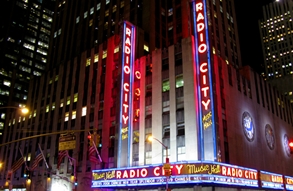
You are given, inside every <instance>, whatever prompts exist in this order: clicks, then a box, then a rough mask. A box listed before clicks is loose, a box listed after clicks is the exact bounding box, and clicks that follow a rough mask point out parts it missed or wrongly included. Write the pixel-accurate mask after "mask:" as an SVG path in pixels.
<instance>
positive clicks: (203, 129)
mask: <svg viewBox="0 0 293 191" xmlns="http://www.w3.org/2000/svg"><path fill="white" fill-rule="evenodd" d="M192 9H193V29H194V38H195V40H194V42H195V43H194V50H195V55H194V56H195V62H196V63H195V68H196V70H195V71H196V74H195V77H196V82H197V98H198V104H197V106H198V111H199V113H198V114H197V115H198V121H199V134H198V135H199V137H198V140H199V156H200V160H211V161H214V160H215V159H216V139H215V125H214V103H213V92H212V90H213V89H212V88H213V87H212V68H211V60H210V54H211V52H210V48H209V39H208V19H207V18H208V17H207V10H206V1H205V0H195V1H193V2H192Z"/></svg>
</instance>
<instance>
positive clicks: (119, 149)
mask: <svg viewBox="0 0 293 191" xmlns="http://www.w3.org/2000/svg"><path fill="white" fill-rule="evenodd" d="M125 29H126V23H125V22H124V23H123V31H124V32H125ZM124 42H125V35H123V40H122V43H123V45H124ZM124 65H125V62H124V49H122V70H123V68H124ZM121 73H122V75H121V80H122V82H124V72H121ZM122 90H123V83H121V91H122ZM122 103H123V94H121V95H120V121H119V139H118V156H117V167H120V164H121V147H122V146H121V145H122V140H121V138H120V136H121V134H122V131H121V129H122V111H123V108H122V107H123V106H122Z"/></svg>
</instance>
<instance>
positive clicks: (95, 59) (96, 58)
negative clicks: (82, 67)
mask: <svg viewBox="0 0 293 191" xmlns="http://www.w3.org/2000/svg"><path fill="white" fill-rule="evenodd" d="M98 61H99V54H95V58H94V62H95V63H96V62H98Z"/></svg>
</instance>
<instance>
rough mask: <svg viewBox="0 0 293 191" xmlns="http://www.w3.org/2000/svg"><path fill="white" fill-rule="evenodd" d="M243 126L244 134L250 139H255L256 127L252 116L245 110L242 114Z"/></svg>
mask: <svg viewBox="0 0 293 191" xmlns="http://www.w3.org/2000/svg"><path fill="white" fill-rule="evenodd" d="M242 127H243V131H244V135H245V137H246V138H247V140H248V141H253V139H254V135H255V128H254V124H253V121H252V118H251V116H250V114H249V113H248V112H244V113H243V115H242Z"/></svg>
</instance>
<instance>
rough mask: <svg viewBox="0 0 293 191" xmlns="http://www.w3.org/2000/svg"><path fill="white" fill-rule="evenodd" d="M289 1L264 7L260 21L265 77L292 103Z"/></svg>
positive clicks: (290, 14)
mask: <svg viewBox="0 0 293 191" xmlns="http://www.w3.org/2000/svg"><path fill="white" fill-rule="evenodd" d="M292 11H293V3H292V1H288V0H284V1H276V2H274V3H270V4H268V5H266V6H264V7H263V19H262V20H260V21H259V28H260V35H261V41H262V50H263V56H264V67H263V68H264V78H265V79H266V80H268V81H269V82H270V83H271V84H272V85H273V86H275V87H277V88H278V89H279V90H280V92H281V93H282V94H284V95H285V96H287V97H288V98H289V99H290V100H291V102H293V85H292V84H293V83H292V81H293V77H292V75H293V66H292V62H293V58H292V54H293V47H292V46H293V45H292V42H293V41H292V35H293V26H292V18H293V17H292Z"/></svg>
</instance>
